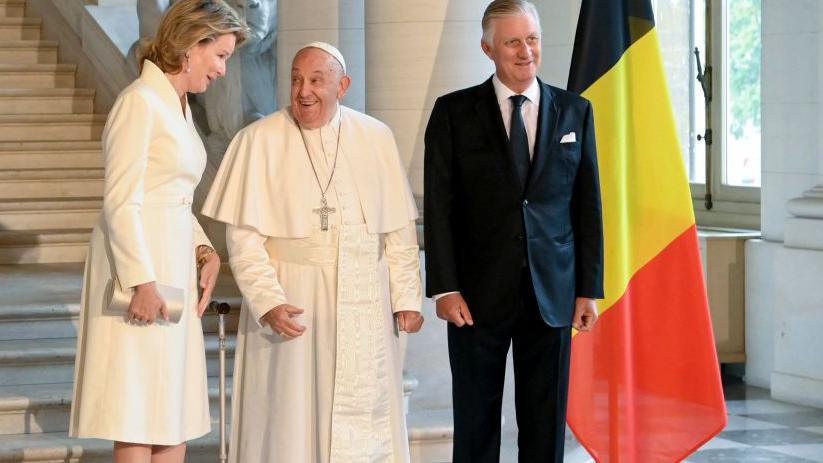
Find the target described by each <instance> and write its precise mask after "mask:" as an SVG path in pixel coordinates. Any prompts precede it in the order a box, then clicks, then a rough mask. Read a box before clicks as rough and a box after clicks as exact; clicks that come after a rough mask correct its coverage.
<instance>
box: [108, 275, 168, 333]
mask: <svg viewBox="0 0 823 463" xmlns="http://www.w3.org/2000/svg"><path fill="white" fill-rule="evenodd" d="M157 292H158V293H160V296H161V297H162V298H163V300H164V301H166V307H167V308H168V310H169V323H177V322H179V321H180V317H181V316H182V315H183V290H182V289H181V288H175V287H174V286H166V285H161V284H159V283H158V284H157ZM132 294H134V290H133V289H131V288H129V289H127V290H124V289H123V288H122V287H121V286H120V282H119V281H117V280H116V279H114V278H112V279H110V280H109V282H108V283H107V284H106V293H105V299H104V300H105V301H108V302H107V303H106V308H105V309H103V313H104V314H106V315H114V316H119V317H125V316H126V314H127V313H128V311H129V304H130V303H131V297H132Z"/></svg>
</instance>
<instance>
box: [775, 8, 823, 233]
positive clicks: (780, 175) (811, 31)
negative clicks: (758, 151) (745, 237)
mask: <svg viewBox="0 0 823 463" xmlns="http://www.w3.org/2000/svg"><path fill="white" fill-rule="evenodd" d="M762 5H763V22H762V28H763V29H762V32H763V49H762V53H763V55H762V63H763V68H762V90H761V92H762V93H761V97H762V104H763V106H762V124H763V164H762V165H763V186H762V190H761V198H762V199H761V223H762V231H763V237H764V238H765V239H767V240H770V241H783V229H784V225H785V221H786V218H787V217H789V216H790V214H789V213H788V212H787V211H786V207H785V205H786V202H787V201H788V200H789V199H791V198H795V197H798V196H800V195H801V194H802V193H803V191H805V190H807V189H809V188H811V187H812V186H814V185H815V184H817V183H820V181H821V170H820V164H821V161H820V153H823V150H822V149H821V140H818V136H817V133H818V132H819V131H820V130H821V129H823V125H822V124H823V106H821V105H819V104H818V99H819V96H820V95H823V79H821V77H823V73H821V71H822V70H823V34H822V33H823V4H821V2H820V1H819V0H764V1H763V4H762Z"/></svg>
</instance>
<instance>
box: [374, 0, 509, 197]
mask: <svg viewBox="0 0 823 463" xmlns="http://www.w3.org/2000/svg"><path fill="white" fill-rule="evenodd" d="M365 4H366V8H365V10H366V79H367V82H368V86H367V87H366V110H367V112H368V113H369V114H371V115H372V116H375V117H377V118H378V119H380V120H382V121H383V122H385V123H387V124H388V125H389V126H390V127H391V128H392V130H393V131H394V135H395V138H396V139H397V143H398V147H399V149H400V155H401V157H402V158H403V162H404V163H405V166H406V168H407V169H408V172H409V177H410V180H411V184H412V189H413V190H414V193H415V195H417V196H418V197H419V196H422V194H423V135H424V132H425V130H426V123H427V122H428V120H429V115H430V114H431V108H432V106H433V105H434V101H435V99H437V97H438V96H440V95H443V94H445V93H448V92H451V91H453V90H457V89H459V88H463V87H468V86H470V85H475V84H478V83H480V82H482V81H484V80H485V79H486V78H488V77H489V76H490V75H491V73H492V72H493V66H492V64H491V61H489V59H488V58H486V56H485V55H484V54H483V52H482V51H481V49H480V37H481V35H482V32H481V28H480V19H481V18H482V16H483V10H484V9H485V7H486V2H482V1H477V0H454V1H449V2H442V1H435V0H419V1H415V2H407V1H402V0H366V2H365Z"/></svg>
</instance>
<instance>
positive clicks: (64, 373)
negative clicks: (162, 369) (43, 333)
mask: <svg viewBox="0 0 823 463" xmlns="http://www.w3.org/2000/svg"><path fill="white" fill-rule="evenodd" d="M234 338H235V336H234V335H233V334H231V335H229V336H228V338H227V342H226V350H227V355H226V360H227V361H226V368H227V371H232V368H233V364H234V362H233V360H234V345H235V339H234ZM76 344H77V339H75V338H57V339H23V340H20V339H15V340H11V341H0V386H17V385H26V384H49V383H68V382H71V381H73V379H74V356H75V351H76V347H77V346H76ZM217 344H218V343H217V335H215V334H206V368H207V370H208V375H209V376H217V374H218V371H219V370H218V362H217V354H218V351H217Z"/></svg>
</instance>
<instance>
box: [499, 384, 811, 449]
mask: <svg viewBox="0 0 823 463" xmlns="http://www.w3.org/2000/svg"><path fill="white" fill-rule="evenodd" d="M723 382H724V391H725V394H726V408H727V410H728V413H729V423H728V425H727V426H726V429H724V430H723V432H721V433H720V434H719V435H717V437H715V438H714V439H712V440H711V441H709V442H708V443H706V445H704V446H703V447H702V448H701V449H700V450H698V451H697V452H696V453H694V454H693V455H691V456H690V457H689V458H688V459H686V460H685V461H686V462H687V463H706V462H709V463H738V462H742V463H766V462H786V463H811V462H821V463H823V410H822V409H819V408H809V407H802V406H799V405H793V404H788V403H785V402H778V401H776V400H772V399H771V398H770V396H769V392H768V391H767V390H764V389H759V388H755V387H749V386H746V385H745V384H743V382H742V381H741V380H740V378H739V377H737V376H725V377H724V378H723ZM509 458H511V460H510V461H511V462H512V463H513V462H515V461H516V458H513V455H512V456H510V457H509ZM501 461H508V460H505V458H503V459H501ZM565 461H566V462H568V463H584V462H591V461H592V460H591V458H590V457H589V456H588V455H587V454H586V453H585V451H584V450H583V449H582V448H581V447H579V446H577V444H576V443H572V444H571V445H569V448H567V452H566V460H565Z"/></svg>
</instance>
